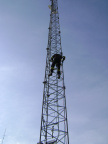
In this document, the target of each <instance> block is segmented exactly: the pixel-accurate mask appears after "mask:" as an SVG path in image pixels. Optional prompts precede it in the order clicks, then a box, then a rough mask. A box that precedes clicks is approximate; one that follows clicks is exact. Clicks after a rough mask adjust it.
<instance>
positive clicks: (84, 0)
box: [0, 0, 108, 144]
mask: <svg viewBox="0 0 108 144" xmlns="http://www.w3.org/2000/svg"><path fill="white" fill-rule="evenodd" d="M49 4H50V0H0V142H1V140H2V138H3V133H4V131H5V128H6V129H7V131H6V136H5V139H4V143H3V144H36V143H37V142H38V141H39V134H40V124H41V108H42V98H43V83H42V82H43V80H44V74H45V60H46V47H47V42H48V27H49V20H50V10H49V9H48V5H49ZM59 16H60V28H61V38H62V47H63V54H64V55H65V56H66V60H65V62H64V75H65V85H66V99H67V111H68V124H69V137H70V144H108V0H59Z"/></svg>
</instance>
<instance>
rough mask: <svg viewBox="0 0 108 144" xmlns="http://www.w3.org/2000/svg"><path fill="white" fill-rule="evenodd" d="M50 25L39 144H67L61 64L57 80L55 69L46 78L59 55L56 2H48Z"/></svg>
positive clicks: (59, 37) (59, 34)
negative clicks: (52, 63) (54, 59)
mask: <svg viewBox="0 0 108 144" xmlns="http://www.w3.org/2000/svg"><path fill="white" fill-rule="evenodd" d="M50 1H51V5H50V6H49V8H50V10H51V13H50V23H49V28H48V29H49V34H48V45H47V48H46V49H47V56H46V68H45V78H44V82H43V83H44V90H43V103H42V115H41V127H40V139H39V144H69V135H68V122H67V108H66V96H65V84H64V72H63V63H61V68H60V69H61V76H60V79H58V76H57V68H56V67H55V69H54V72H53V75H52V76H50V77H49V76H48V75H49V72H50V69H51V57H52V56H53V55H54V54H61V55H63V53H62V47H61V32H60V24H59V12H58V0H50Z"/></svg>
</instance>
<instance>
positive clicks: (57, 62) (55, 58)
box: [49, 54, 65, 79]
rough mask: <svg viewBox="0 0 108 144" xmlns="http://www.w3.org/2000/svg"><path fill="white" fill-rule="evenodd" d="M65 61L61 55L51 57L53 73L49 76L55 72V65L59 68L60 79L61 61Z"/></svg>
mask: <svg viewBox="0 0 108 144" xmlns="http://www.w3.org/2000/svg"><path fill="white" fill-rule="evenodd" d="M64 60H65V56H62V55H60V54H54V55H53V56H52V57H51V61H52V65H51V71H50V74H49V76H51V75H52V73H53V70H54V67H55V65H56V67H57V74H58V79H59V78H60V65H61V61H62V62H63V61H64Z"/></svg>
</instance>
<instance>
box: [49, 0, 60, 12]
mask: <svg viewBox="0 0 108 144" xmlns="http://www.w3.org/2000/svg"><path fill="white" fill-rule="evenodd" d="M50 1H51V5H49V6H48V7H49V9H50V10H51V13H52V14H56V13H58V3H57V1H58V0H50Z"/></svg>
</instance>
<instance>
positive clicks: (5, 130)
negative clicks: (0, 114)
mask: <svg viewBox="0 0 108 144" xmlns="http://www.w3.org/2000/svg"><path fill="white" fill-rule="evenodd" d="M5 134H6V129H5V131H4V135H3V138H2V142H1V144H3V141H4V138H5Z"/></svg>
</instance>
